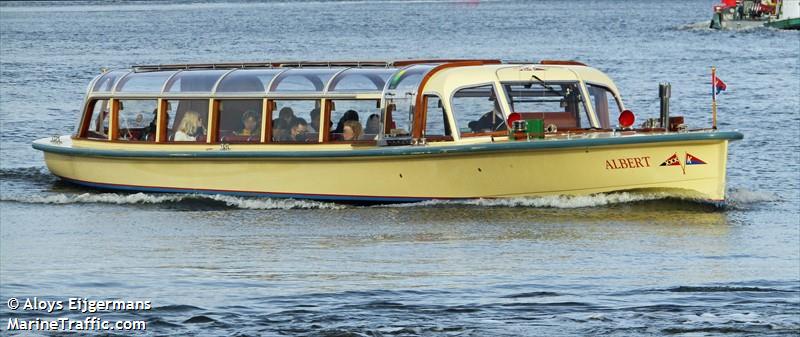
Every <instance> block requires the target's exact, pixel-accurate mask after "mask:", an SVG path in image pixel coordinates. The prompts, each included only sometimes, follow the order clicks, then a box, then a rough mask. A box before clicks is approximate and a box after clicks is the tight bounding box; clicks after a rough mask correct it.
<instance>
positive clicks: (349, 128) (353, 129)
mask: <svg viewBox="0 0 800 337" xmlns="http://www.w3.org/2000/svg"><path fill="white" fill-rule="evenodd" d="M362 133H363V130H362V129H361V123H360V122H359V121H354V120H349V121H346V122H344V126H343V127H342V139H343V140H345V141H354V140H358V139H359V138H360V137H361V135H362Z"/></svg>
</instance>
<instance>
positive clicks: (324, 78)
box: [270, 68, 340, 92]
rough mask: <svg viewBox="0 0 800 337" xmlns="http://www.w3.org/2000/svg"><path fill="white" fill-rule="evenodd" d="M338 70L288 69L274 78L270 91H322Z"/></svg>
mask: <svg viewBox="0 0 800 337" xmlns="http://www.w3.org/2000/svg"><path fill="white" fill-rule="evenodd" d="M339 70H340V69H328V68H325V69H289V70H287V71H286V72H283V73H281V74H280V75H278V77H276V78H275V80H274V82H273V83H272V87H271V88H270V91H283V92H286V91H289V92H297V91H322V90H323V89H325V84H327V83H328V80H330V79H331V77H333V75H334V74H336V73H337V72H339Z"/></svg>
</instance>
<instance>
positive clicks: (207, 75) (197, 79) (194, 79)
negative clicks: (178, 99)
mask: <svg viewBox="0 0 800 337" xmlns="http://www.w3.org/2000/svg"><path fill="white" fill-rule="evenodd" d="M227 72H228V70H186V71H182V72H180V73H178V74H177V75H175V76H174V77H172V78H171V79H170V80H169V82H170V83H168V84H167V90H166V91H167V92H211V90H212V89H214V84H217V80H219V78H220V77H221V76H222V75H225V73H227Z"/></svg>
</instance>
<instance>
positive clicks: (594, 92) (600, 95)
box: [586, 83, 622, 129]
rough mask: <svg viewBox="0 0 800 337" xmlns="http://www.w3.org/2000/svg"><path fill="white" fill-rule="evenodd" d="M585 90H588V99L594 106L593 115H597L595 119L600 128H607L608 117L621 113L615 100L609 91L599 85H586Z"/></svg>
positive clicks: (608, 123)
mask: <svg viewBox="0 0 800 337" xmlns="http://www.w3.org/2000/svg"><path fill="white" fill-rule="evenodd" d="M586 88H588V89H589V98H590V99H591V100H592V101H591V103H592V104H593V105H594V113H595V114H596V115H597V119H598V120H600V127H601V128H604V129H607V128H609V127H610V125H611V123H610V121H609V115H611V114H615V115H616V114H619V113H620V112H622V110H621V109H620V108H619V104H618V103H617V98H616V97H615V96H614V93H613V92H611V90H608V89H607V88H605V87H602V86H599V85H594V84H589V83H587V84H586Z"/></svg>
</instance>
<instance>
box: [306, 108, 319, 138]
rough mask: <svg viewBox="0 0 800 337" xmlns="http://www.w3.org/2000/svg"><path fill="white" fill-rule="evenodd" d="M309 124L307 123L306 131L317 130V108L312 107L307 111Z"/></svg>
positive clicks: (314, 131) (313, 131)
mask: <svg viewBox="0 0 800 337" xmlns="http://www.w3.org/2000/svg"><path fill="white" fill-rule="evenodd" d="M309 115H310V116H311V124H309V125H308V132H312V133H316V132H319V108H314V109H312V110H311V112H309Z"/></svg>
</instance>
